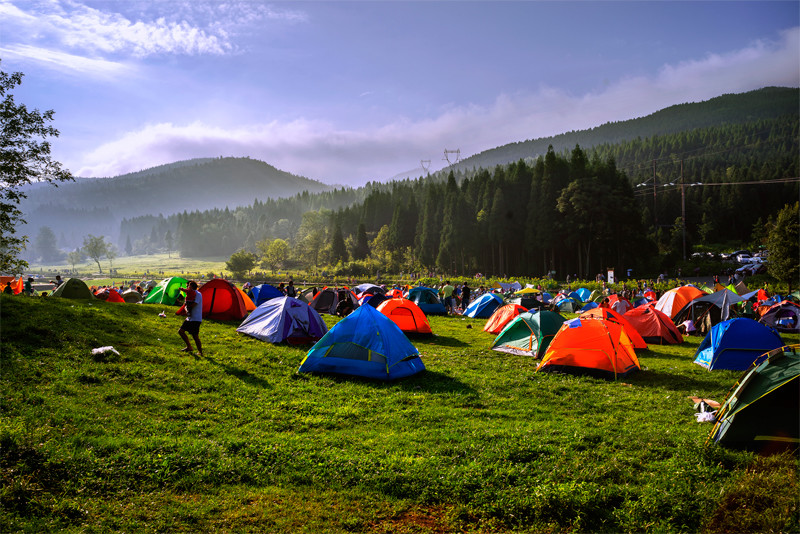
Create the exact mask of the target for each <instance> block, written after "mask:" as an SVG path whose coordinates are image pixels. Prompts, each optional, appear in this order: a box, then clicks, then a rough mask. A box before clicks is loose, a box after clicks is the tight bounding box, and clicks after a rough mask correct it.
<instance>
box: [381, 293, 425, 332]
mask: <svg viewBox="0 0 800 534" xmlns="http://www.w3.org/2000/svg"><path fill="white" fill-rule="evenodd" d="M373 298H375V297H373ZM377 309H378V311H379V312H381V313H382V314H384V315H385V316H386V317H388V318H389V319H391V320H392V321H394V323H395V324H396V325H397V326H398V327H400V330H402V331H403V332H404V333H406V334H432V333H433V332H432V331H431V325H430V323H429V322H428V318H427V317H425V314H424V313H423V311H422V310H421V309H419V306H417V305H416V304H414V303H413V302H411V301H410V300H408V299H404V298H391V299H386V300H384V301H383V302H381V303H380V304H379V305H378V308H377Z"/></svg>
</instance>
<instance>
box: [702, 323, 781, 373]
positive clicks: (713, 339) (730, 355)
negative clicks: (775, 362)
mask: <svg viewBox="0 0 800 534" xmlns="http://www.w3.org/2000/svg"><path fill="white" fill-rule="evenodd" d="M783 345H784V343H783V340H782V339H781V336H780V335H779V334H778V333H777V332H776V331H775V330H773V329H772V328H770V327H768V326H765V325H763V324H761V323H758V322H756V321H754V320H752V319H745V318H739V319H728V320H727V321H723V322H721V323H719V324H717V325H715V326H714V327H712V328H711V331H710V332H709V333H708V334H707V335H706V337H705V338H704V339H703V341H702V342H701V343H700V346H699V347H698V348H697V352H696V353H695V360H694V363H696V364H698V365H702V366H703V367H705V368H706V369H708V370H709V371H712V370H715V369H730V370H733V371H744V370H745V369H747V368H748V367H750V366H751V365H753V362H756V360H757V358H758V357H759V356H761V355H763V354H765V353H767V352H769V351H771V350H773V349H776V348H778V347H782V346H783Z"/></svg>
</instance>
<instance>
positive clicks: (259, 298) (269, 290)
mask: <svg viewBox="0 0 800 534" xmlns="http://www.w3.org/2000/svg"><path fill="white" fill-rule="evenodd" d="M250 293H252V295H249V296H250V298H252V299H253V304H255V305H256V306H261V305H262V304H264V303H265V302H266V301H268V300H269V299H274V298H277V297H283V296H284V294H283V293H281V292H280V290H279V289H278V288H277V287H275V286H271V285H269V284H261V285H257V286H253V287H252V288H250Z"/></svg>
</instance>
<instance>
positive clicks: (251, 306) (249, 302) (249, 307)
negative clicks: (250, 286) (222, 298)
mask: <svg viewBox="0 0 800 534" xmlns="http://www.w3.org/2000/svg"><path fill="white" fill-rule="evenodd" d="M236 290H237V291H238V292H239V294H240V295H241V296H242V300H243V301H244V309H245V310H246V311H247V312H248V313H250V312H251V311H253V310H255V309H256V303H255V302H253V299H251V298H250V297H249V296H248V295H247V293H245V292H244V291H243V290H242V289H241V288H240V287H237V288H236Z"/></svg>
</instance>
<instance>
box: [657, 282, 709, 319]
mask: <svg viewBox="0 0 800 534" xmlns="http://www.w3.org/2000/svg"><path fill="white" fill-rule="evenodd" d="M703 295H705V293H704V292H703V291H700V290H699V289H697V288H696V287H694V286H681V287H676V288H674V289H670V290H669V291H667V292H666V293H664V294H663V295H661V298H660V299H658V302H656V309H657V310H658V311H661V312H664V313H666V314H667V315H669V316H670V318H672V319H674V318H675V316H676V315H677V314H678V312H679V311H680V310H681V308H683V307H684V306H686V305H687V304H689V303H690V302H691V301H693V300H694V299H696V298H698V297H702V296H703Z"/></svg>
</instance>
